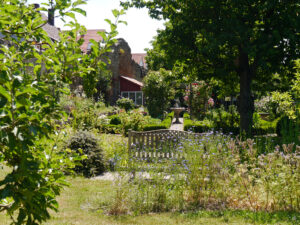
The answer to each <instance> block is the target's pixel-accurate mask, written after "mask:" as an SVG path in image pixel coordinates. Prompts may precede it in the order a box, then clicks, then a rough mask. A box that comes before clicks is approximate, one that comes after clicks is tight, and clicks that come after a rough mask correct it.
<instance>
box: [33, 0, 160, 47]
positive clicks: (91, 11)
mask: <svg viewBox="0 0 300 225" xmlns="http://www.w3.org/2000/svg"><path fill="white" fill-rule="evenodd" d="M41 2H47V0H28V3H41ZM119 2H120V1H119V0H88V1H87V5H85V6H83V7H82V8H83V9H84V10H85V11H86V12H87V16H86V17H83V16H77V18H78V21H80V23H81V24H83V25H85V26H86V27H87V29H106V30H109V26H108V25H107V23H106V22H105V21H104V19H106V18H108V19H111V20H113V19H114V17H113V15H112V13H111V10H112V9H120V6H119V4H120V3H119ZM120 19H121V20H125V21H127V23H128V25H127V26H126V25H124V24H120V25H119V28H118V31H119V36H118V37H122V38H124V39H125V40H126V41H127V42H128V44H129V46H130V47H131V52H132V53H143V52H145V51H144V49H145V48H151V45H150V43H149V42H150V41H151V40H152V39H153V36H155V35H156V30H157V29H159V28H163V21H157V20H154V19H151V18H150V17H149V15H148V12H147V10H146V9H135V8H134V9H129V10H128V11H127V13H126V15H124V16H122V17H121V18H120ZM55 23H56V24H55V25H56V26H58V27H60V28H62V29H63V23H62V22H61V21H59V20H56V21H55Z"/></svg>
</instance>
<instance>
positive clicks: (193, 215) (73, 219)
mask: <svg viewBox="0 0 300 225" xmlns="http://www.w3.org/2000/svg"><path fill="white" fill-rule="evenodd" d="M8 171H9V170H8V169H7V168H4V170H2V171H1V170H0V180H1V179H2V178H3V177H4V174H5V173H7V172H8ZM68 181H69V183H70V184H71V185H70V186H69V187H66V188H65V190H64V191H63V192H62V195H61V196H59V197H58V201H59V205H60V209H59V212H57V213H56V212H52V213H51V215H52V218H51V219H50V220H49V221H48V222H47V223H45V224H48V225H70V224H80V225H85V224H86V225H92V224H95V225H98V224H110V225H111V224H145V225H152V224H153V225H157V224H299V220H298V221H297V219H299V216H300V215H299V214H296V213H294V214H293V213H286V212H281V213H280V212H279V213H266V212H260V213H254V212H249V211H224V212H222V211H196V212H185V213H161V214H149V215H124V216H110V215H107V214H106V213H105V211H106V210H105V209H106V207H107V205H108V203H109V201H110V200H111V199H112V196H113V194H114V190H113V189H112V187H113V186H112V182H110V181H100V180H91V179H86V178H83V177H74V178H73V177H68ZM10 222H11V221H10V219H9V217H8V216H6V215H5V214H4V213H3V212H2V213H0V224H1V225H7V224H9V223H10Z"/></svg>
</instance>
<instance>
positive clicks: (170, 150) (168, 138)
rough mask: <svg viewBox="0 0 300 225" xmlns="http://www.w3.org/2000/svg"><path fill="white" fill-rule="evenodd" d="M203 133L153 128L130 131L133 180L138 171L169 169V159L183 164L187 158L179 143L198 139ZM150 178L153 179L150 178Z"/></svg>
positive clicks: (129, 146) (129, 148)
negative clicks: (151, 129) (150, 129)
mask: <svg viewBox="0 0 300 225" xmlns="http://www.w3.org/2000/svg"><path fill="white" fill-rule="evenodd" d="M202 136H203V134H200V133H191V132H186V131H178V130H153V131H143V132H138V131H133V130H129V132H128V155H129V161H131V162H132V163H133V164H132V168H130V174H131V175H130V176H131V180H132V179H134V178H135V176H136V172H137V171H144V172H145V171H148V170H152V171H153V170H154V171H156V172H167V171H168V172H167V173H170V172H172V171H169V169H170V168H169V167H168V164H167V163H166V162H167V161H170V160H172V164H175V165H176V164H181V162H182V161H183V160H184V159H185V155H184V153H183V151H181V150H180V145H179V143H180V142H181V141H183V140H189V139H195V138H196V139H197V138H200V137H202ZM148 180H151V178H150V179H148Z"/></svg>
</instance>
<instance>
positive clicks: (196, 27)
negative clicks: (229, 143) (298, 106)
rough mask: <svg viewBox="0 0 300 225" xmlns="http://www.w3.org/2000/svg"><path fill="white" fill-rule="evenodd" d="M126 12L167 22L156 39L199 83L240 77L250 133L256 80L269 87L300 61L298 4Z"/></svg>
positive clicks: (203, 2)
mask: <svg viewBox="0 0 300 225" xmlns="http://www.w3.org/2000/svg"><path fill="white" fill-rule="evenodd" d="M123 5H124V6H126V7H138V8H141V7H147V8H148V9H149V13H150V15H151V16H152V17H154V18H157V19H161V18H164V19H167V21H168V22H167V24H166V28H165V30H163V31H161V32H160V33H159V34H158V37H157V39H156V41H157V42H159V43H160V46H161V47H162V48H163V50H164V52H165V54H166V55H168V56H171V57H172V62H173V63H175V62H176V63H178V62H180V63H183V64H185V65H186V68H187V71H189V73H190V75H192V76H193V75H194V76H196V77H198V78H201V79H203V78H206V77H211V76H214V77H219V78H221V79H223V80H225V81H226V78H227V75H228V74H230V73H232V72H233V73H235V74H236V75H237V77H238V78H239V80H240V96H239V106H240V107H239V111H240V114H241V121H240V125H241V128H242V130H245V131H249V128H250V124H251V120H252V112H253V97H252V96H251V95H252V94H251V86H252V81H253V80H262V81H266V80H268V78H270V76H271V75H272V74H273V73H274V72H280V71H281V70H282V69H285V68H286V67H287V68H291V67H292V60H294V59H297V58H298V57H299V54H300V53H299V42H300V38H299V36H300V18H299V12H300V4H299V2H298V1H296V0H288V1H280V0H273V1H266V0H265V1H258V0H250V1H249V0H247V1H246V0H239V1H236V0H229V1H228V0H226V1H225V0H218V1H216V0H213V1H211V0H183V1H182V0H166V1H160V0H153V1H144V0H132V1H126V2H123Z"/></svg>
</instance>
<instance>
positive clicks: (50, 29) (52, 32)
mask: <svg viewBox="0 0 300 225" xmlns="http://www.w3.org/2000/svg"><path fill="white" fill-rule="evenodd" d="M41 15H42V18H43V20H46V21H47V20H48V17H47V16H46V15H45V14H44V13H41ZM42 28H43V30H44V31H46V32H47V34H48V36H49V37H50V38H52V39H53V40H55V41H59V40H60V37H59V32H60V31H59V29H58V28H57V27H55V26H52V25H50V24H49V23H46V24H45V25H44V26H42Z"/></svg>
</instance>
